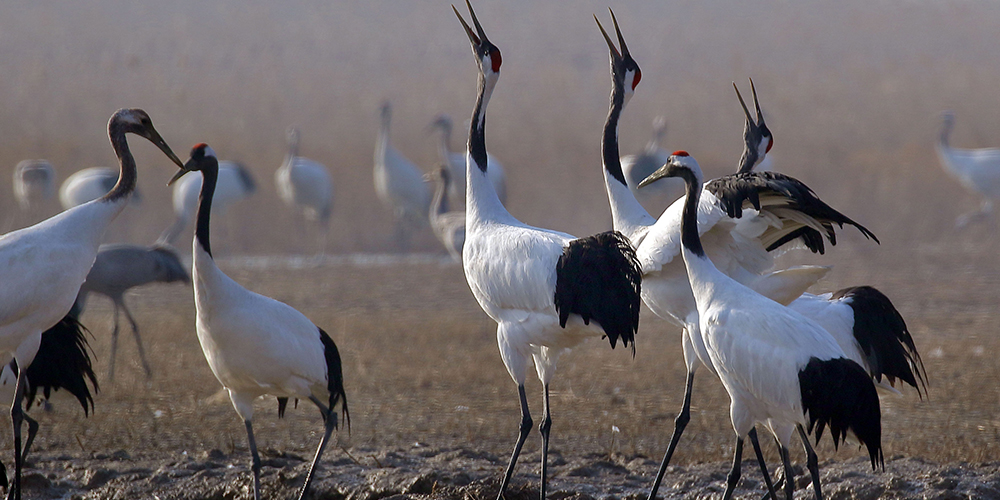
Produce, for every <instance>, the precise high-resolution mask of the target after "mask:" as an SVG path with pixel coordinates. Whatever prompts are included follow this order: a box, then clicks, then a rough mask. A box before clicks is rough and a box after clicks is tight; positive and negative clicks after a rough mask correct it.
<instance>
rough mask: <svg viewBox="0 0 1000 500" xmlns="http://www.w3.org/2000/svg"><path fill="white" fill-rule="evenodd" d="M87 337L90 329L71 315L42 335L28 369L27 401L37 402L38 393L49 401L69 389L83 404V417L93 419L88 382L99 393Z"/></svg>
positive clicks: (91, 397) (25, 395) (92, 402)
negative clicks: (53, 394)
mask: <svg viewBox="0 0 1000 500" xmlns="http://www.w3.org/2000/svg"><path fill="white" fill-rule="evenodd" d="M88 333H90V332H89V331H88V330H87V328H86V327H85V326H83V325H82V324H80V322H79V321H77V319H76V318H75V317H73V316H72V315H71V314H70V315H66V317H64V318H63V319H62V320H60V321H59V323H56V324H55V326H53V327H52V328H49V329H48V330H46V331H45V332H43V333H42V341H41V344H39V346H38V354H36V355H35V359H34V360H33V361H32V362H31V365H29V366H28V373H27V374H26V376H27V378H28V386H27V388H26V390H25V392H24V397H25V400H26V401H34V399H35V396H36V395H37V394H38V390H39V389H41V391H42V396H43V397H44V398H45V399H48V398H49V396H50V395H51V393H52V391H57V390H59V389H66V391H67V392H69V393H70V394H72V395H73V396H75V397H76V399H77V401H79V402H80V406H82V407H83V413H84V414H85V415H88V416H89V415H90V411H91V410H93V409H94V397H93V396H92V395H91V394H90V388H89V387H88V386H87V380H88V379H89V380H90V384H91V385H93V386H94V392H98V390H99V388H98V385H97V376H96V375H94V369H93V366H92V365H91V361H90V346H89V345H88V344H87V337H86V334H88ZM13 366H16V365H13ZM28 407H29V408H30V407H31V405H28Z"/></svg>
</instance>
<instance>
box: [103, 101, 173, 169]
mask: <svg viewBox="0 0 1000 500" xmlns="http://www.w3.org/2000/svg"><path fill="white" fill-rule="evenodd" d="M108 130H109V131H114V130H118V131H121V132H126V133H132V134H135V135H138V136H140V137H145V138H146V139H147V140H149V142H152V143H153V144H155V145H156V147H158V148H160V151H163V154H165V155H167V157H168V158H170V161H172V162H174V163H175V164H176V165H177V166H178V167H181V168H184V163H182V162H181V159H180V158H178V157H177V155H175V154H174V152H173V151H172V150H171V149H170V146H168V145H167V143H166V141H164V140H163V138H162V137H160V133H159V132H157V131H156V129H155V128H153V121H152V120H150V119H149V115H148V114H147V113H146V112H145V111H143V110H141V109H139V108H122V109H119V110H118V111H115V114H113V115H111V120H109V121H108ZM111 135H115V134H111Z"/></svg>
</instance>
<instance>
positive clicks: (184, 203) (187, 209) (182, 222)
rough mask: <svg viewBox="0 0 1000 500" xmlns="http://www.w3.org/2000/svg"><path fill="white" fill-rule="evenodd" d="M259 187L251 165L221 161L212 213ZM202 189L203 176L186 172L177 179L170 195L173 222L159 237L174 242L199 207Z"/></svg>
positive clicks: (215, 214) (222, 211) (167, 241)
mask: <svg viewBox="0 0 1000 500" xmlns="http://www.w3.org/2000/svg"><path fill="white" fill-rule="evenodd" d="M256 191H257V183H256V182H255V181H254V179H253V175H252V174H251V173H250V169H248V168H247V167H246V166H244V165H243V164H242V163H239V162H235V161H220V162H219V185H218V187H216V190H215V199H214V201H213V203H212V215H214V216H216V217H221V216H222V215H224V214H225V213H226V209H227V208H228V207H229V206H230V205H232V204H234V203H236V202H238V201H240V200H245V199H247V198H249V197H250V196H252V195H253V194H254V193H255V192H256ZM199 193H201V176H200V175H185V176H184V177H182V178H181V179H180V180H178V181H177V182H175V183H174V187H173V194H172V196H171V199H172V202H173V207H174V222H173V223H172V224H171V225H170V227H168V228H167V229H165V230H164V231H163V234H161V235H160V238H159V240H158V241H160V242H164V243H169V244H171V245H175V244H176V243H177V240H178V238H180V235H181V234H183V232H184V230H185V229H186V228H187V226H188V224H190V223H191V221H192V220H193V219H194V215H195V213H197V211H198V194H199Z"/></svg>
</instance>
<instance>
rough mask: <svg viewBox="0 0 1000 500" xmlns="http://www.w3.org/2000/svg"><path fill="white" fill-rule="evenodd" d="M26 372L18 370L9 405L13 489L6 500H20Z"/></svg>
mask: <svg viewBox="0 0 1000 500" xmlns="http://www.w3.org/2000/svg"><path fill="white" fill-rule="evenodd" d="M27 372H28V370H21V369H18V371H17V385H15V387H14V402H13V403H12V404H11V405H10V421H11V423H13V426H14V487H13V488H11V490H10V491H9V492H8V494H7V498H13V499H14V500H21V466H22V463H21V462H22V460H21V423H22V422H23V421H24V410H23V409H21V400H23V399H24V387H25V384H26V380H27V377H26V374H27ZM11 495H13V497H11Z"/></svg>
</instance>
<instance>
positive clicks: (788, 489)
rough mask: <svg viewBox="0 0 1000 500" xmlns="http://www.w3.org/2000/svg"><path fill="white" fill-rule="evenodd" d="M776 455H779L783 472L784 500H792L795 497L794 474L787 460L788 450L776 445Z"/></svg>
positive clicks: (779, 444)
mask: <svg viewBox="0 0 1000 500" xmlns="http://www.w3.org/2000/svg"><path fill="white" fill-rule="evenodd" d="M778 454H780V455H781V465H782V467H784V470H785V498H786V500H792V498H793V497H794V496H795V473H794V472H792V461H791V460H789V459H788V448H785V447H784V446H781V443H778Z"/></svg>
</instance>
